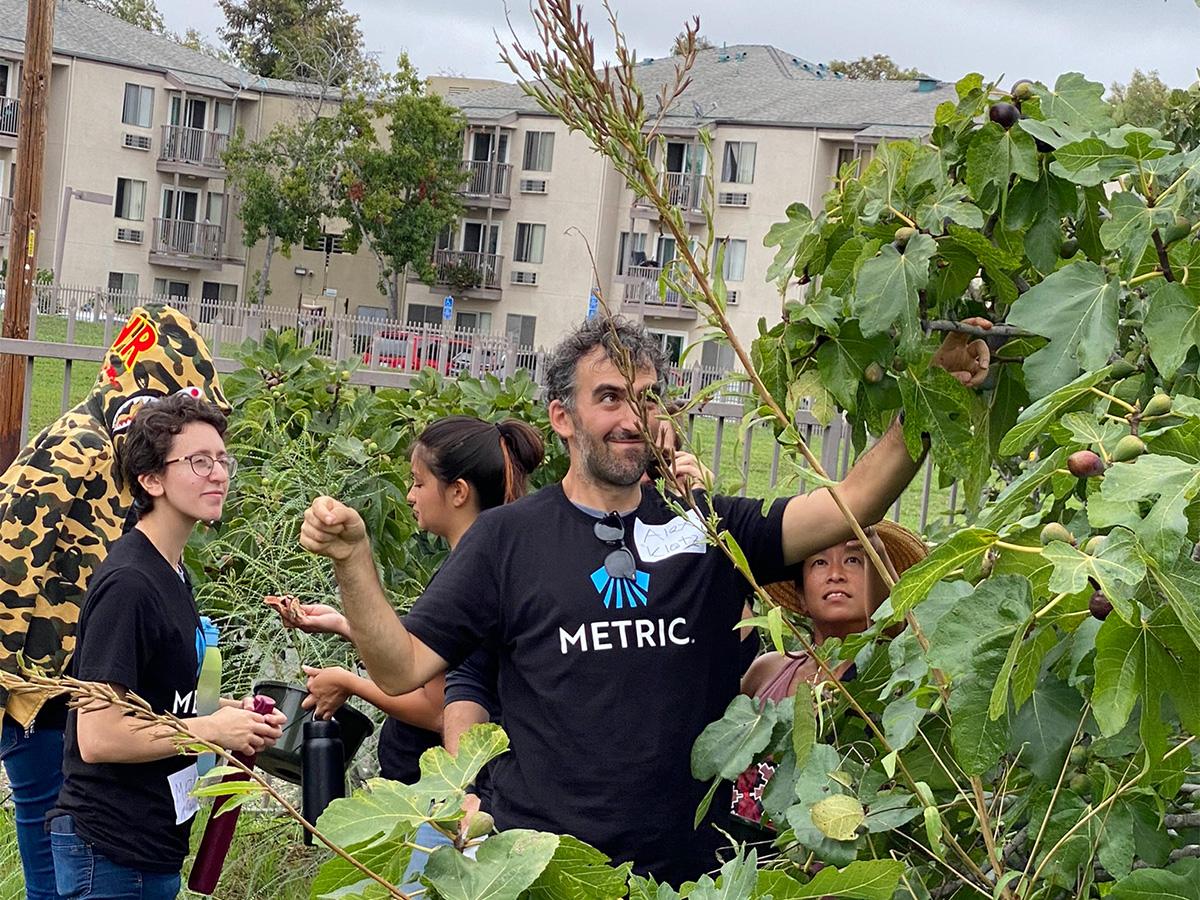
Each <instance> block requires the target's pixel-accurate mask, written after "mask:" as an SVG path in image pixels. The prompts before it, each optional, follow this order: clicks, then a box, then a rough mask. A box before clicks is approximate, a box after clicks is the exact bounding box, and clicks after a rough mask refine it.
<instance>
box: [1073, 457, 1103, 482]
mask: <svg viewBox="0 0 1200 900" xmlns="http://www.w3.org/2000/svg"><path fill="white" fill-rule="evenodd" d="M1067 469H1069V470H1070V472H1071V474H1072V475H1074V476H1075V477H1076V478H1095V477H1096V476H1097V475H1103V474H1104V460H1102V459H1101V458H1100V456H1099V454H1097V453H1093V452H1092V451H1091V450H1079V451H1076V452H1075V453H1072V454H1071V455H1070V456H1068V457H1067Z"/></svg>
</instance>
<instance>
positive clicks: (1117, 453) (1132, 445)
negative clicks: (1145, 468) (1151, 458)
mask: <svg viewBox="0 0 1200 900" xmlns="http://www.w3.org/2000/svg"><path fill="white" fill-rule="evenodd" d="M1145 452H1146V444H1145V442H1144V441H1142V439H1141V438H1140V437H1138V436H1137V435H1136V434H1127V435H1125V437H1123V438H1121V439H1120V440H1119V441H1117V446H1116V447H1114V448H1113V452H1112V458H1113V462H1129V461H1130V460H1133V459H1137V458H1138V457H1139V456H1141V455H1142V454H1143V453H1145Z"/></svg>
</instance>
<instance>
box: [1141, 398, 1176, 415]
mask: <svg viewBox="0 0 1200 900" xmlns="http://www.w3.org/2000/svg"><path fill="white" fill-rule="evenodd" d="M1170 411H1171V395H1170V394H1155V395H1154V396H1153V397H1151V398H1150V399H1149V400H1147V401H1146V406H1145V408H1144V409H1143V410H1142V415H1143V416H1165V415H1166V414H1167V413H1169V412H1170Z"/></svg>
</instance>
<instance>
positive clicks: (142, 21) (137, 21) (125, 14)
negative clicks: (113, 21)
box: [81, 0, 166, 34]
mask: <svg viewBox="0 0 1200 900" xmlns="http://www.w3.org/2000/svg"><path fill="white" fill-rule="evenodd" d="M81 2H82V3H83V4H84V5H85V6H90V7H92V9H98V10H100V11H101V12H106V13H108V14H109V15H110V16H114V17H116V18H118V19H120V20H121V21H123V22H128V23H129V24H130V25H136V26H137V27H138V28H144V29H146V31H150V32H153V33H154V34H162V33H163V32H164V31H165V30H166V26H165V24H164V23H163V17H162V13H161V12H159V9H158V5H157V4H156V3H155V2H154V0H81Z"/></svg>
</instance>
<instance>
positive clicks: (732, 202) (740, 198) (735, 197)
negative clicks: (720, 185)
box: [717, 191, 750, 206]
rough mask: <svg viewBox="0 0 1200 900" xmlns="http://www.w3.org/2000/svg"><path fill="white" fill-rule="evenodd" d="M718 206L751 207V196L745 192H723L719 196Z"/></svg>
mask: <svg viewBox="0 0 1200 900" xmlns="http://www.w3.org/2000/svg"><path fill="white" fill-rule="evenodd" d="M717 205H718V206H749V205H750V195H749V194H748V193H746V192H745V191H721V192H720V193H719V194H717Z"/></svg>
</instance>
